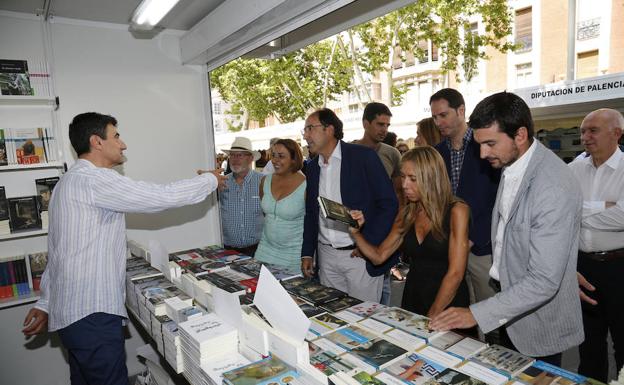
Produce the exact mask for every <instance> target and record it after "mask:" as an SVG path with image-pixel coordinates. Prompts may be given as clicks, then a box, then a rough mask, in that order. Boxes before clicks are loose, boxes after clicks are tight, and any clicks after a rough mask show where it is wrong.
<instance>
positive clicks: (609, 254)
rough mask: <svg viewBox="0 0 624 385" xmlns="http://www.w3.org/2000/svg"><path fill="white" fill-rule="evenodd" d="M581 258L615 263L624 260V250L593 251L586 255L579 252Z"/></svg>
mask: <svg viewBox="0 0 624 385" xmlns="http://www.w3.org/2000/svg"><path fill="white" fill-rule="evenodd" d="M578 254H579V256H580V257H583V258H589V259H593V260H594V261H599V262H606V261H613V260H615V259H622V258H624V249H617V250H610V251H592V252H589V253H586V252H584V251H580V250H579V253H578Z"/></svg>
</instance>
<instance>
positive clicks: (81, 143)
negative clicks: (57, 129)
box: [69, 112, 117, 156]
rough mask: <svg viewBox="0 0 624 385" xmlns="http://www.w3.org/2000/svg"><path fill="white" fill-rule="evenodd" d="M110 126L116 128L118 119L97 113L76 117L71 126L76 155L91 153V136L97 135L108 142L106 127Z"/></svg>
mask: <svg viewBox="0 0 624 385" xmlns="http://www.w3.org/2000/svg"><path fill="white" fill-rule="evenodd" d="M109 124H112V125H113V126H115V127H116V126H117V119H115V118H113V117H112V116H110V115H103V114H98V113H97V112H85V113H84V114H79V115H76V116H75V117H74V119H73V120H72V122H71V123H70V124H69V140H70V142H71V144H72V147H73V148H74V151H76V155H78V156H80V155H82V154H86V153H88V152H90V151H91V146H90V144H89V139H90V138H91V135H97V136H99V137H100V138H102V139H105V140H106V126H108V125H109Z"/></svg>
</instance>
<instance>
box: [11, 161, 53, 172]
mask: <svg viewBox="0 0 624 385" xmlns="http://www.w3.org/2000/svg"><path fill="white" fill-rule="evenodd" d="M63 167H64V166H63V162H44V163H34V164H10V165H8V166H0V172H2V171H19V170H29V169H39V168H63Z"/></svg>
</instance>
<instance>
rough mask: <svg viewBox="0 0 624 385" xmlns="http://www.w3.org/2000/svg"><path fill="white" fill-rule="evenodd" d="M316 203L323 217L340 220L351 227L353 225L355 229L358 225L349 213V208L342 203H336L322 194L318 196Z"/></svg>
mask: <svg viewBox="0 0 624 385" xmlns="http://www.w3.org/2000/svg"><path fill="white" fill-rule="evenodd" d="M318 203H319V207H320V208H321V213H322V214H323V217H325V218H329V219H332V220H334V221H338V222H342V223H344V224H346V225H349V226H351V227H355V228H356V229H357V228H359V227H360V226H359V225H358V223H357V221H356V220H355V219H353V217H351V214H349V209H348V208H347V207H346V206H344V205H343V204H342V203H338V202H336V201H333V200H331V199H327V198H325V197H322V196H319V197H318Z"/></svg>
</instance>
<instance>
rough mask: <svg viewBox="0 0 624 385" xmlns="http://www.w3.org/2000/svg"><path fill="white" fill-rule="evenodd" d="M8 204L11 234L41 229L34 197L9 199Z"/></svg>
mask: <svg viewBox="0 0 624 385" xmlns="http://www.w3.org/2000/svg"><path fill="white" fill-rule="evenodd" d="M8 204H9V217H10V219H9V224H10V226H11V232H12V233H17V232H20V231H29V230H36V229H41V216H40V215H39V209H38V205H37V197H36V196H29V197H19V198H9V199H8Z"/></svg>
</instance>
